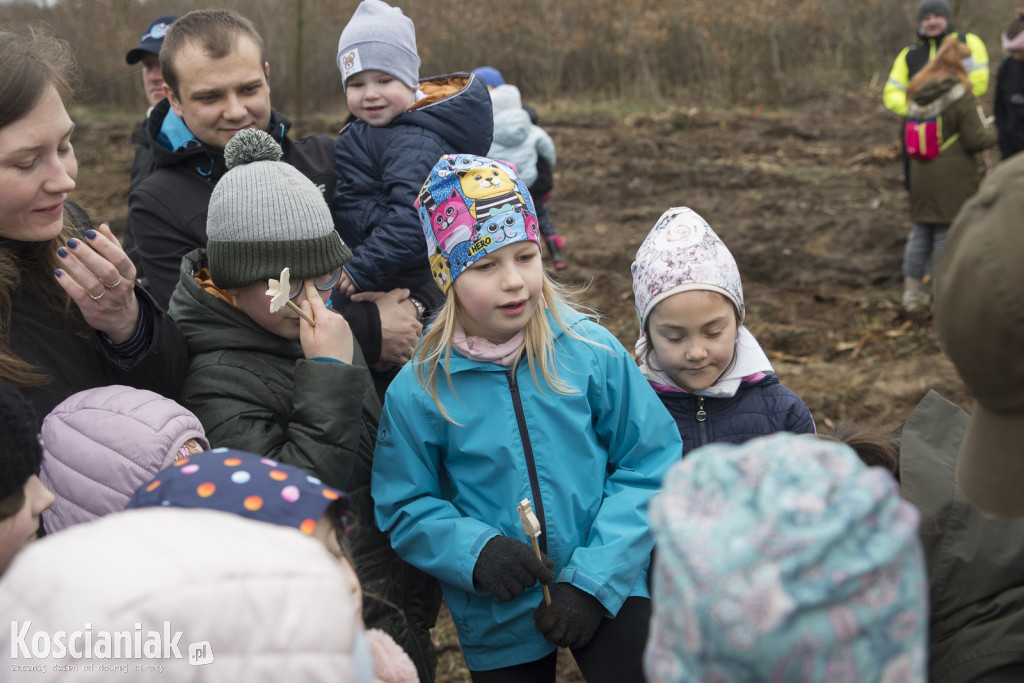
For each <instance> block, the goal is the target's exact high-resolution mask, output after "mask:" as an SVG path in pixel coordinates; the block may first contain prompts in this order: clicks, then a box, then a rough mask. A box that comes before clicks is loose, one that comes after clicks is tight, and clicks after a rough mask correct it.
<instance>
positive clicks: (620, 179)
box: [73, 89, 970, 683]
mask: <svg viewBox="0 0 1024 683" xmlns="http://www.w3.org/2000/svg"><path fill="white" fill-rule="evenodd" d="M879 100H880V97H879V96H878V93H876V92H873V91H868V90H867V89H865V90H864V91H862V92H847V93H845V94H842V95H837V96H835V97H834V98H831V99H829V100H825V101H818V102H814V103H808V104H806V105H802V106H800V107H799V108H797V109H793V110H786V111H768V110H764V111H762V110H759V109H750V108H748V109H734V110H706V109H698V108H688V107H687V106H685V105H675V106H663V107H660V108H656V109H651V110H650V111H649V112H648V113H646V114H643V115H634V116H629V117H615V116H612V115H597V114H593V115H585V116H579V115H572V116H569V115H560V114H559V113H557V110H549V111H548V112H547V113H545V111H544V110H543V109H542V110H541V124H542V125H543V126H544V127H545V128H546V129H547V130H548V131H549V132H550V133H551V135H552V137H553V138H554V140H555V143H556V145H557V146H558V154H559V160H558V164H557V166H556V174H555V190H554V192H553V194H552V197H551V201H550V203H549V208H550V210H551V213H552V217H553V219H554V222H555V225H556V227H557V228H558V231H559V232H560V233H561V234H562V235H563V236H564V237H565V239H566V242H567V244H566V248H565V257H566V260H567V261H568V262H569V267H568V268H567V269H566V270H564V271H561V274H560V275H559V277H561V278H563V279H565V280H567V281H569V282H572V283H575V284H578V285H581V286H585V290H584V292H583V295H582V296H583V299H584V301H585V302H586V303H587V304H589V305H590V306H592V307H594V308H595V309H597V310H598V311H600V312H601V313H602V314H603V316H604V317H603V323H604V324H605V325H606V326H607V327H608V328H609V329H611V330H612V331H613V332H614V333H615V334H616V336H617V337H618V338H619V339H620V341H621V342H622V343H623V344H624V345H625V346H626V347H627V348H632V346H633V343H634V342H635V340H636V333H637V320H636V314H635V312H634V307H633V295H632V289H631V279H630V264H631V262H632V260H633V257H634V256H635V254H636V250H637V248H638V247H639V246H640V243H641V242H642V241H643V239H644V237H645V236H646V235H647V233H648V231H649V230H650V229H651V227H652V226H653V225H654V223H655V221H656V220H657V218H658V217H659V216H660V215H661V214H662V212H663V211H665V209H667V208H669V207H672V206H689V207H692V208H693V209H694V210H696V211H697V212H698V213H700V214H701V215H702V216H703V217H704V218H705V219H706V220H707V221H708V222H709V223H710V224H711V226H712V227H713V228H715V230H716V231H717V232H718V233H719V235H721V237H722V238H723V240H724V241H725V243H726V244H727V245H728V247H729V248H730V250H731V251H732V252H733V254H734V255H735V257H736V259H737V261H738V262H739V266H740V273H741V274H742V277H743V285H744V295H745V299H746V304H747V326H748V327H749V328H750V330H751V331H752V332H753V333H754V335H755V336H756V337H757V338H758V339H759V340H760V341H761V344H762V345H763V346H764V348H765V350H766V351H767V353H768V356H769V358H771V360H772V362H773V364H774V366H775V370H776V372H777V373H778V375H779V377H780V380H781V381H782V383H783V384H785V385H787V386H789V387H790V388H792V389H793V390H794V391H796V392H797V393H798V394H799V395H800V396H801V397H802V398H803V399H804V401H805V402H806V403H807V405H808V406H809V407H810V409H811V411H812V413H813V414H814V416H815V419H816V421H817V422H818V426H819V430H821V431H825V430H828V429H829V428H831V427H832V426H834V425H835V424H836V422H837V421H839V420H842V419H853V420H857V421H861V422H865V423H867V424H869V425H874V426H877V427H879V428H881V429H884V430H886V431H888V430H891V429H893V428H895V427H897V426H898V425H899V424H901V423H902V422H903V420H905V419H906V417H907V415H908V414H909V413H910V411H911V410H912V409H913V407H914V405H915V404H916V403H917V402H918V401H919V400H920V399H921V398H922V397H923V396H924V394H925V393H926V392H927V391H928V389H929V388H934V389H936V390H937V391H938V392H939V393H941V394H943V395H944V396H946V397H947V398H949V399H950V400H952V401H955V402H957V403H960V404H961V405H963V406H964V407H965V408H968V409H969V408H970V399H969V397H968V396H967V394H966V393H965V391H964V388H963V386H962V384H961V382H960V381H959V379H958V378H957V376H956V373H955V371H954V369H953V367H952V365H951V364H950V363H949V361H948V360H947V358H946V357H945V355H944V354H943V353H942V350H941V347H940V344H939V340H938V336H937V334H936V332H935V329H934V327H933V325H932V320H931V313H930V311H929V310H923V311H915V312H914V313H912V314H908V313H907V312H905V311H903V310H902V309H901V308H900V306H899V305H898V300H899V293H900V287H901V277H900V272H899V271H900V260H901V255H902V249H903V244H904V241H905V239H906V235H907V232H908V230H909V218H908V214H907V197H906V193H905V191H904V190H903V185H902V181H901V179H900V168H899V164H898V160H897V152H898V148H897V144H896V132H897V125H898V122H897V121H896V120H895V119H894V117H893V116H892V115H891V114H889V113H888V112H886V111H885V110H884V109H883V108H882V106H881V104H880V102H879ZM338 123H339V122H335V121H304V122H298V123H297V124H296V128H295V130H296V131H298V132H300V133H309V132H323V133H327V134H333V131H336V130H337V128H338ZM132 125H133V124H130V123H125V122H116V123H115V122H103V123H89V122H81V123H80V124H79V129H78V131H77V132H76V133H75V139H74V144H75V149H76V153H77V155H78V158H79V163H80V166H81V172H80V174H79V188H78V189H77V190H76V193H75V195H73V198H75V199H77V200H78V201H79V202H80V203H82V204H83V205H84V206H85V207H86V208H87V209H88V210H89V211H90V212H91V213H92V214H93V216H94V217H98V218H100V219H106V220H109V221H110V222H111V224H112V226H113V227H114V228H115V230H116V229H119V228H122V227H123V223H124V217H125V215H126V213H127V202H126V197H125V190H126V188H127V185H128V169H129V165H130V162H131V154H132V150H131V148H130V146H129V143H128V136H129V133H130V129H131V126H132ZM436 644H437V645H438V648H439V654H440V656H441V665H440V667H439V672H438V680H439V681H442V682H444V683H447V682H451V681H463V680H469V679H468V676H467V674H466V671H465V668H464V664H463V663H462V660H461V654H460V652H459V649H458V645H457V639H456V636H455V633H454V630H453V629H452V627H451V622H450V620H449V619H446V618H443V619H442V621H441V623H439V625H438V628H437V631H436ZM561 668H562V675H560V680H561V681H576V680H582V679H581V678H580V677H579V676H578V673H576V672H575V670H574V667H573V665H572V664H571V662H568V661H565V662H563V666H562V667H561Z"/></svg>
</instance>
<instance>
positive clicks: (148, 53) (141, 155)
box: [124, 14, 178, 190]
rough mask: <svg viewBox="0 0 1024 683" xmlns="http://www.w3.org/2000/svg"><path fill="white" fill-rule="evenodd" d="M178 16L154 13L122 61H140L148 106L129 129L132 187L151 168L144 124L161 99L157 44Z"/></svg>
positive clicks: (148, 172)
mask: <svg viewBox="0 0 1024 683" xmlns="http://www.w3.org/2000/svg"><path fill="white" fill-rule="evenodd" d="M177 18H178V15H176V14H170V15H166V16H162V17H157V18H156V19H154V20H153V22H152V23H151V24H150V25H149V28H147V29H146V32H145V33H143V34H142V38H141V39H140V40H139V44H138V45H136V46H135V47H133V48H132V49H131V50H128V54H127V55H125V58H124V59H125V61H126V62H128V64H138V63H139V62H142V88H143V90H145V91H146V100H147V101H148V102H149V107H148V108H147V109H146V118H145V119H144V120H143V121H142V123H140V124H139V125H138V126H136V128H135V130H133V131H132V137H131V143H132V144H133V145H135V159H134V160H133V161H132V170H131V178H132V181H131V189H133V190H134V189H135V188H136V187H137V186H138V184H139V183H140V182H142V181H143V180H144V179H145V178H146V176H148V175H149V174H150V173H152V172H153V167H154V161H153V152H152V151H151V150H150V148H149V135H148V134H147V133H146V124H147V123H148V122H149V115H150V113H152V111H153V108H154V107H156V105H157V104H159V103H160V101H161V100H163V99H164V76H163V73H162V72H161V71H160V46H161V45H163V43H164V34H166V33H167V29H168V28H170V26H171V24H173V23H174V21H175V20H176V19H177Z"/></svg>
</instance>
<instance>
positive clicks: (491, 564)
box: [473, 536, 555, 602]
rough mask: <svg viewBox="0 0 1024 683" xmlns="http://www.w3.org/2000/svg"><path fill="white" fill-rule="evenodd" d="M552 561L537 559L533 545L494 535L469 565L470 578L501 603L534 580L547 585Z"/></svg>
mask: <svg viewBox="0 0 1024 683" xmlns="http://www.w3.org/2000/svg"><path fill="white" fill-rule="evenodd" d="M554 566H555V561H554V560H552V559H550V558H544V561H543V562H541V561H540V560H538V559H537V556H536V555H534V553H533V548H531V547H530V546H528V545H526V544H525V543H523V542H522V541H517V540H516V539H514V538H509V537H508V536H495V537H494V538H492V539H491V540H489V541H487V545H485V546H484V549H483V550H481V551H480V557H478V558H477V560H476V566H475V567H473V581H475V582H476V584H477V585H478V586H480V588H482V589H484V590H485V591H487V592H488V593H492V594H494V597H496V598H498V600H501V601H502V602H508V601H509V600H512V599H514V598H515V597H516V596H517V595H522V593H523V591H525V590H526V589H527V588H529V587H530V586H532V585H533V584H534V583H536V582H537V581H540V582H541V583H544V584H548V583H551V582H552V581H554V580H555V574H554V572H552V571H551V567H554Z"/></svg>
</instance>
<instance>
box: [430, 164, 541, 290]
mask: <svg viewBox="0 0 1024 683" xmlns="http://www.w3.org/2000/svg"><path fill="white" fill-rule="evenodd" d="M416 209H417V211H418V212H419V216H420V222H421V223H422V224H423V232H424V234H425V235H426V238H427V255H428V257H429V259H430V272H431V273H432V274H433V276H434V280H435V281H437V285H438V286H439V287H440V288H441V290H442V291H444V292H447V291H448V288H449V287H451V286H452V283H453V282H455V278H457V277H458V276H459V275H460V274H462V271H464V270H465V269H466V267H467V266H469V265H470V264H471V263H474V262H476V261H478V260H480V259H481V258H483V257H484V256H485V255H486V254H489V253H491V252H493V251H495V250H496V249H500V248H501V247H504V246H507V245H509V244H514V243H516V242H523V241H529V242H534V243H535V244H536V245H537V248H538V249H539V248H540V232H539V231H538V229H537V212H536V210H535V209H534V206H533V198H532V197H531V196H530V190H529V189H528V188H527V187H526V184H525V183H523V181H522V180H521V179H520V178H519V176H518V175H517V174H516V169H515V167H514V166H512V165H511V164H507V163H505V162H504V161H498V160H496V159H488V158H487V157H479V156H475V155H473V154H446V155H444V156H443V157H441V159H440V160H439V161H438V162H437V163H436V164H435V165H434V168H433V169H432V170H431V171H430V175H429V176H428V177H427V180H426V182H425V183H423V187H422V189H420V195H419V199H417V200H416Z"/></svg>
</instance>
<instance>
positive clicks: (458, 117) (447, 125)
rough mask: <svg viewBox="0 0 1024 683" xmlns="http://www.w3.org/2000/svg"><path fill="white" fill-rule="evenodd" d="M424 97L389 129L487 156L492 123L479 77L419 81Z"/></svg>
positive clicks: (448, 76) (454, 77)
mask: <svg viewBox="0 0 1024 683" xmlns="http://www.w3.org/2000/svg"><path fill="white" fill-rule="evenodd" d="M420 90H421V91H422V92H423V94H424V97H423V98H421V99H420V100H418V101H417V102H416V104H414V105H413V107H412V108H411V109H409V110H408V111H406V112H403V113H401V114H399V115H398V116H396V117H395V120H394V121H392V122H391V124H390V125H391V126H399V125H411V126H418V127H420V128H424V129H426V130H429V131H430V132H432V133H434V134H436V135H438V136H439V137H440V138H441V139H443V140H444V141H445V142H446V143H447V144H449V145H454V146H457V148H458V149H459V150H461V151H463V152H465V153H467V154H487V150H488V149H489V148H490V146H491V134H492V132H493V130H494V119H493V115H492V113H491V98H490V96H489V95H488V94H487V86H486V85H484V81H483V79H482V78H480V77H479V76H470V75H469V74H463V73H456V74H448V75H445V76H435V77H433V78H425V79H423V80H422V81H420Z"/></svg>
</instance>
